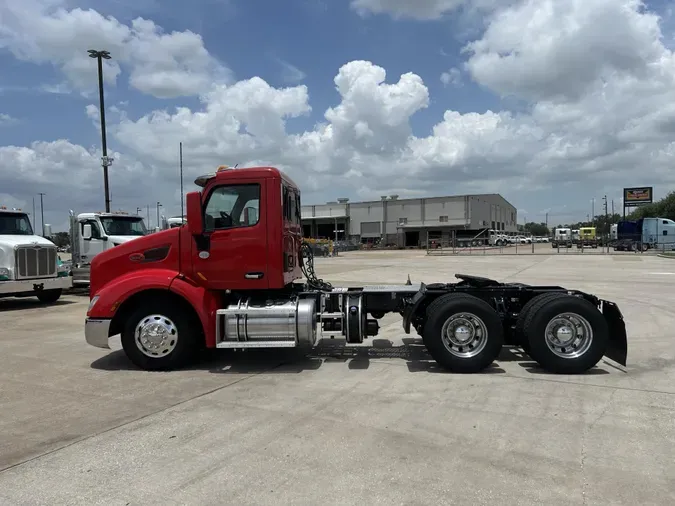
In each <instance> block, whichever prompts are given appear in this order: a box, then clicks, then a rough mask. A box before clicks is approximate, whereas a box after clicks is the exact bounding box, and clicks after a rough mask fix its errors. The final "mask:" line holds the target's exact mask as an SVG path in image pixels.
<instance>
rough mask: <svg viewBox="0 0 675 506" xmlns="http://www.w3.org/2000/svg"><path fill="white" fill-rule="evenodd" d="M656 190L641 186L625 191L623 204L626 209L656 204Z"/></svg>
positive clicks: (625, 189)
mask: <svg viewBox="0 0 675 506" xmlns="http://www.w3.org/2000/svg"><path fill="white" fill-rule="evenodd" d="M653 190H654V188H653V187H652V186H641V187H639V188H624V189H623V204H624V206H626V207H635V206H642V205H645V204H651V203H652V202H654V197H653V195H654V191H653Z"/></svg>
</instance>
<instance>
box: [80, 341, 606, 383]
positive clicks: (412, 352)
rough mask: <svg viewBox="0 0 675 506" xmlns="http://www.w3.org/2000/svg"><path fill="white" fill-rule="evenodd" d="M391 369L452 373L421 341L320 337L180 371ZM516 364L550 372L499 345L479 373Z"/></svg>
mask: <svg viewBox="0 0 675 506" xmlns="http://www.w3.org/2000/svg"><path fill="white" fill-rule="evenodd" d="M373 361H374V362H375V363H377V362H379V363H383V364H386V363H391V364H393V365H397V364H399V363H400V362H399V361H404V362H405V365H406V366H407V368H408V371H409V372H412V373H416V372H427V373H437V374H452V373H450V372H448V371H446V370H445V369H442V368H441V367H440V366H439V365H438V364H437V363H436V362H435V361H434V360H433V359H432V358H431V356H430V355H429V353H428V352H427V350H426V348H425V346H424V344H423V343H422V340H421V339H415V338H404V339H403V345H402V346H395V345H394V344H393V343H392V342H391V341H389V340H388V339H374V340H373V341H372V342H371V343H370V346H368V345H362V346H347V345H346V342H345V340H344V339H321V340H320V341H319V342H318V344H317V345H316V347H314V349H313V350H312V351H311V353H310V354H308V355H301V354H299V353H298V352H297V350H293V349H290V350H285V349H277V350H245V351H236V352H235V351H232V350H206V351H204V352H203V353H202V354H201V355H200V356H199V358H198V360H197V361H196V362H195V363H194V364H192V365H191V366H189V367H187V368H185V369H183V370H195V371H208V372H210V373H213V374H258V373H273V374H299V373H302V372H305V371H315V370H318V369H319V368H321V367H322V366H323V365H324V364H331V363H346V364H347V367H348V368H349V369H350V370H353V371H358V370H366V369H368V368H369V367H370V365H371V362H373ZM513 361H516V362H518V363H519V365H520V366H521V367H523V368H524V369H525V370H526V371H527V372H529V373H532V374H547V375H551V373H549V372H547V371H545V370H543V369H542V368H541V367H539V365H538V364H537V363H536V362H534V361H533V360H532V359H531V358H530V357H529V356H528V355H527V354H526V353H524V352H522V350H520V349H519V348H509V347H505V348H504V349H503V350H502V352H501V354H500V355H499V357H498V358H497V361H496V362H494V363H493V364H492V365H491V366H490V367H488V368H487V369H485V370H484V371H482V373H481V374H504V373H506V371H505V370H504V369H502V368H501V367H499V362H513ZM91 367H92V368H93V369H99V370H104V371H117V370H129V371H134V370H139V369H138V368H137V367H135V366H134V365H133V364H132V363H131V362H130V361H129V360H128V359H127V357H126V356H125V355H124V352H123V351H122V350H118V351H114V352H112V353H110V354H108V355H106V356H104V357H101V358H99V359H97V360H95V361H94V362H92V364H91ZM593 374H609V373H608V372H607V371H605V370H604V369H598V368H594V369H591V370H590V371H588V372H587V373H586V375H593Z"/></svg>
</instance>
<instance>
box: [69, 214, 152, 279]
mask: <svg viewBox="0 0 675 506" xmlns="http://www.w3.org/2000/svg"><path fill="white" fill-rule="evenodd" d="M147 234H148V229H147V228H146V227H145V223H144V222H143V218H142V217H141V216H138V215H132V214H128V213H124V212H112V213H102V212H95V213H80V214H78V215H77V216H75V213H74V212H73V211H70V245H71V251H72V254H73V260H72V264H73V265H72V271H73V285H74V286H89V269H90V266H91V261H92V260H93V259H94V257H95V256H96V255H98V254H99V253H101V252H103V251H106V250H108V249H110V248H114V247H115V246H118V245H120V244H122V243H125V242H128V241H131V240H133V239H136V238H137V237H143V236H144V235H147Z"/></svg>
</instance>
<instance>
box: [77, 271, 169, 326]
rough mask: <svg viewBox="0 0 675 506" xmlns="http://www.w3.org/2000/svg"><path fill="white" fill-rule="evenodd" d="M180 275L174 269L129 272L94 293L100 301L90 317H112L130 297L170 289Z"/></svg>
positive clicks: (88, 314) (89, 313) (90, 312)
mask: <svg viewBox="0 0 675 506" xmlns="http://www.w3.org/2000/svg"><path fill="white" fill-rule="evenodd" d="M177 275H178V273H177V272H176V271H174V270H172V269H141V270H138V271H133V272H129V273H127V274H124V275H123V276H120V277H119V278H116V279H114V280H113V281H111V282H109V283H106V284H105V285H103V288H101V289H100V290H99V291H98V292H96V293H94V294H92V295H93V296H94V297H98V301H96V304H95V305H94V307H93V308H91V311H89V312H88V313H87V316H89V317H90V318H112V317H113V316H114V315H115V311H117V308H118V307H120V306H121V305H122V303H123V302H124V301H125V300H127V299H128V298H129V297H131V296H132V295H134V294H135V293H138V292H140V291H143V290H152V289H155V290H157V289H159V290H168V289H169V286H171V281H173V279H174V278H175V277H176V276H177Z"/></svg>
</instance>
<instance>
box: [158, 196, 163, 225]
mask: <svg viewBox="0 0 675 506" xmlns="http://www.w3.org/2000/svg"><path fill="white" fill-rule="evenodd" d="M160 207H162V204H160V203H159V202H157V227H159V208H160Z"/></svg>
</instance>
